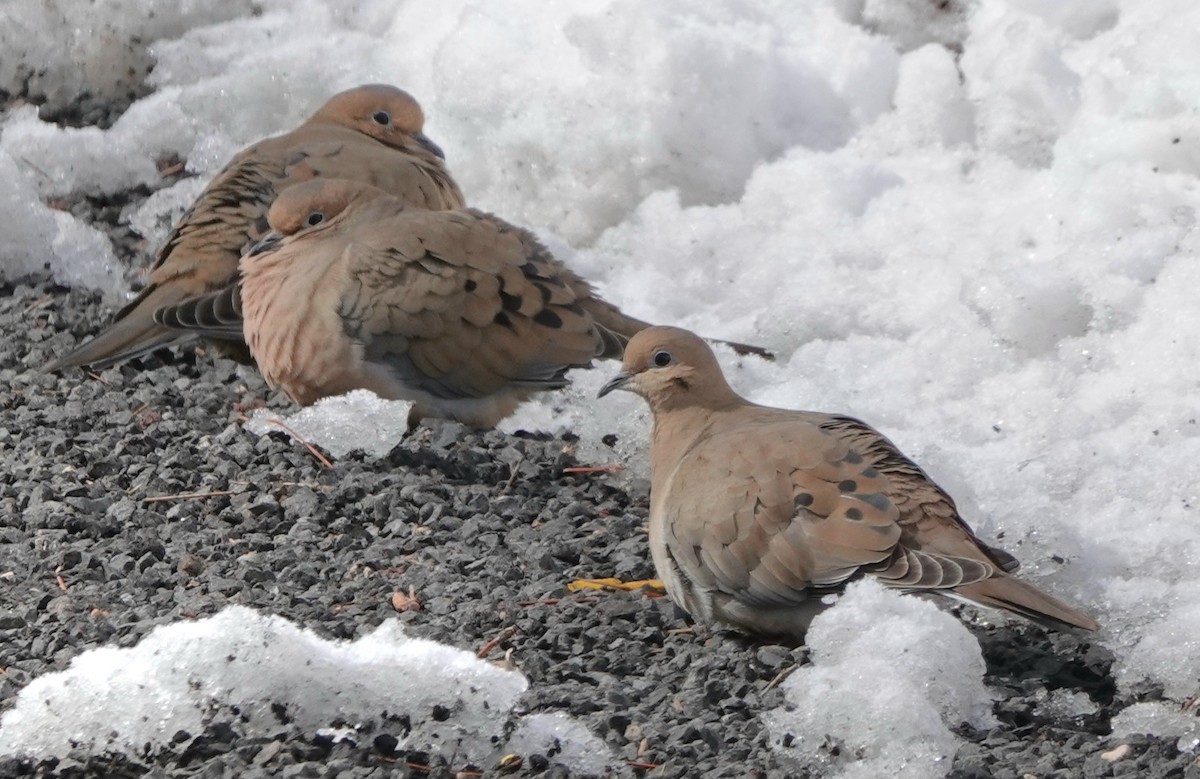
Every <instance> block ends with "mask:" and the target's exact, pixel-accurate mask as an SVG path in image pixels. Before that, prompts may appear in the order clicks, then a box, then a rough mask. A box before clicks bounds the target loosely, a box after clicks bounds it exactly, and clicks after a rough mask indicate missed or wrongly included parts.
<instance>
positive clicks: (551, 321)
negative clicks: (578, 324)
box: [533, 308, 563, 327]
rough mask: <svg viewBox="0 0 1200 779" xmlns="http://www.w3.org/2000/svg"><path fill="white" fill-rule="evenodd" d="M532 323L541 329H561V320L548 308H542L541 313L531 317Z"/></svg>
mask: <svg viewBox="0 0 1200 779" xmlns="http://www.w3.org/2000/svg"><path fill="white" fill-rule="evenodd" d="M533 321H534V322H537V323H538V324H539V325H542V326H543V327H562V323H563V321H562V318H561V317H560V316H559V315H558V314H556V313H554V312H553V311H551V310H550V309H548V308H543V309H542V310H541V311H539V312H537V313H536V314H534V315H533Z"/></svg>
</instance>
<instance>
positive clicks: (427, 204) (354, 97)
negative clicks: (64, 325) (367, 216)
mask: <svg viewBox="0 0 1200 779" xmlns="http://www.w3.org/2000/svg"><path fill="white" fill-rule="evenodd" d="M424 121H425V119H424V114H423V113H422V111H421V106H420V105H419V104H418V103H417V101H416V100H415V99H414V98H413V97H412V96H411V95H409V94H408V93H407V92H404V91H403V90H400V89H397V88H396V87H392V86H387V85H383V84H368V85H365V86H360V87H356V88H354V89H350V90H347V91H345V92H341V93H339V94H337V95H334V96H333V97H332V98H330V99H329V101H328V102H326V103H325V104H324V105H323V106H321V108H320V109H318V110H317V112H316V113H315V114H313V115H312V116H311V117H309V119H308V120H306V121H305V122H304V123H303V124H301V125H300V126H299V127H297V128H296V129H294V130H292V131H291V132H288V133H284V134H283V135H278V136H275V137H273V138H267V139H266V140H263V141H259V142H258V143H256V144H254V145H253V146H251V147H249V148H247V149H245V150H243V151H242V152H241V153H239V154H238V155H237V156H236V157H234V158H233V160H231V161H230V163H229V164H228V165H227V166H226V167H225V168H224V169H223V170H222V171H221V172H220V173H218V174H217V175H216V177H215V178H213V180H212V182H211V183H209V185H208V186H207V187H206V188H205V190H204V191H203V192H202V193H201V194H200V197H199V198H197V199H196V202H195V203H193V204H192V206H191V208H189V209H188V211H187V213H185V214H184V215H183V218H182V219H180V220H179V222H178V223H177V224H176V225H175V228H174V229H173V230H172V231H171V234H170V235H169V236H168V237H167V240H166V242H165V243H163V245H162V247H161V248H160V249H159V250H158V253H157V254H156V255H155V259H154V264H153V266H152V269H151V272H150V274H149V277H148V278H147V281H146V286H145V288H144V289H143V290H142V292H141V294H139V295H138V296H137V297H136V298H135V299H134V300H133V301H132V302H130V303H129V304H128V305H126V306H125V307H124V308H123V309H121V310H120V311H119V312H117V315H116V317H114V319H113V323H112V324H111V325H109V327H108V328H107V329H106V330H105V331H104V332H102V333H101V334H100V335H98V336H96V337H95V338H93V339H92V340H91V341H88V342H87V343H85V344H83V345H82V346H80V347H78V348H76V349H75V350H74V351H71V352H69V353H68V354H66V355H65V356H63V357H60V358H58V359H57V360H55V361H54V362H52V363H51V364H50V365H49V366H47V368H46V370H48V371H53V370H59V369H62V368H68V367H75V366H80V365H91V366H92V367H93V368H104V367H107V366H109V365H113V364H115V363H118V362H121V361H122V360H126V359H129V358H131V357H135V356H137V355H139V354H144V353H146V352H150V351H153V350H154V349H158V348H159V347H162V346H166V345H168V344H170V343H172V342H173V341H176V340H179V339H180V337H181V335H182V334H181V332H180V331H178V330H168V329H166V328H164V327H161V326H160V325H157V324H155V322H154V319H153V315H154V312H155V311H156V310H158V309H159V308H162V307H164V306H169V305H172V304H175V303H178V302H180V301H183V300H186V299H188V298H192V297H196V296H199V295H204V294H207V293H209V292H213V291H215V290H219V289H222V288H224V287H226V286H227V285H229V284H230V283H231V282H232V281H233V279H234V277H235V276H236V274H237V268H238V258H239V256H240V255H241V253H242V251H243V250H244V249H245V248H246V247H248V246H249V245H250V244H252V243H254V241H256V240H258V239H259V238H261V237H262V236H263V234H265V233H266V232H267V227H266V218H265V217H266V214H267V209H268V208H269V207H270V205H271V202H272V201H273V200H274V199H275V197H276V195H277V194H278V193H279V192H282V191H283V190H285V189H287V188H288V187H290V186H293V185H294V184H297V183H299V182H303V181H307V180H309V179H312V178H313V177H326V178H344V179H354V180H358V181H365V182H367V183H370V184H373V185H375V186H377V187H380V188H381V189H383V190H385V191H387V192H390V193H391V194H393V195H395V196H396V197H398V198H400V199H401V200H402V201H403V202H405V203H406V204H408V205H411V206H415V207H419V208H431V209H444V208H462V206H463V197H462V193H461V192H459V189H458V185H457V184H455V183H454V180H453V179H451V178H450V174H449V173H448V172H447V171H446V167H445V165H444V163H443V155H442V151H441V149H439V148H438V147H437V145H436V144H434V143H433V142H432V141H430V140H429V139H428V138H427V137H425V135H424V133H422V131H421V130H422V127H423V125H424ZM218 340H219V342H221V343H222V344H223V345H224V346H226V348H227V349H228V350H230V351H232V352H233V353H234V354H235V355H236V354H237V353H238V352H241V353H242V357H243V359H244V350H245V347H244V345H242V338H241V336H240V335H236V334H230V335H228V336H225V337H223V338H222V339H218ZM239 347H240V349H239Z"/></svg>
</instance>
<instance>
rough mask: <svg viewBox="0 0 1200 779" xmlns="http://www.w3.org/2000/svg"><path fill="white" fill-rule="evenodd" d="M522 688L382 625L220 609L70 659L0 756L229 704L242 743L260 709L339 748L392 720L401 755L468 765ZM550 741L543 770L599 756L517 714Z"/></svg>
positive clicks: (159, 735)
mask: <svg viewBox="0 0 1200 779" xmlns="http://www.w3.org/2000/svg"><path fill="white" fill-rule="evenodd" d="M527 687H528V682H527V680H526V679H525V677H524V676H522V675H521V674H520V673H517V672H515V671H507V670H503V669H501V668H499V667H497V666H495V665H493V664H491V663H488V662H485V661H483V660H479V659H477V658H476V657H475V655H474V654H472V653H470V652H466V651H463V650H461V649H456V648H454V647H451V646H447V645H444V644H439V643H436V642H433V641H427V640H424V639H418V638H410V637H408V636H406V635H405V634H404V631H403V629H402V628H401V626H400V623H399V622H396V621H389V622H384V623H383V624H382V625H380V626H379V627H378V628H376V629H375V630H374V631H373V632H372V633H369V634H367V635H365V636H363V637H362V638H359V639H357V640H356V641H353V642H345V641H327V640H325V639H322V638H320V637H319V636H317V635H316V634H315V633H313V632H311V631H308V630H302V629H300V628H298V627H296V626H295V625H293V624H292V623H290V622H288V621H286V620H284V619H282V618H280V617H275V616H264V615H261V614H258V613H257V612H254V611H251V610H250V609H246V608H243V607H240V606H233V607H230V608H228V609H225V610H224V611H222V612H221V613H219V614H217V615H216V616H214V617H209V618H207V619H202V620H196V621H194V622H180V623H176V624H173V625H167V626H164V627H160V628H157V629H155V630H154V631H152V632H151V633H150V634H149V635H147V636H146V637H145V638H144V639H142V641H141V642H139V643H138V644H137V646H135V647H132V648H129V649H117V648H111V647H105V648H101V649H93V650H91V651H88V652H84V653H83V654H81V655H79V656H78V657H76V658H75V659H74V660H73V661H71V664H70V666H68V668H67V669H66V670H65V671H61V672H58V673H52V674H46V675H45V676H42V677H39V678H38V679H35V680H34V681H32V682H31V683H30V684H29V685H28V686H27V687H26V688H25V689H24V690H22V691H21V693H20V695H18V696H17V699H16V705H15V706H13V708H12V709H11V710H9V711H8V712H6V713H5V714H4V716H3V718H0V744H3V748H2V749H3V752H4V753H6V754H14V755H21V754H24V755H35V756H44V755H63V754H66V753H67V752H68V751H69V750H71V749H72V748H73V747H74V746H76V745H79V746H83V747H85V748H87V749H91V750H96V751H102V750H106V749H115V750H121V751H135V750H136V751H141V750H142V749H143V748H144V747H145V746H146V745H149V746H150V749H151V750H155V749H158V748H163V747H166V746H167V745H168V744H169V741H170V739H171V737H172V736H173V735H174V734H176V733H178V732H179V731H181V730H183V731H187V732H189V733H193V734H196V733H199V732H200V731H202V730H203V728H204V726H205V724H206V723H207V722H208V721H209V720H210V719H211V718H212V717H213V716H214V714H213V712H216V711H220V710H221V709H223V708H225V707H230V706H236V707H237V709H238V711H239V713H240V719H239V721H240V722H241V723H242V724H241V725H240V727H242V728H244V729H245V731H246V732H247V734H260V735H269V733H270V731H272V730H274V729H277V728H278V719H277V718H276V716H275V714H274V713H273V711H272V709H273V707H274V708H278V707H280V706H282V707H284V708H285V709H286V711H287V714H288V716H289V717H290V718H291V719H292V720H293V721H294V722H295V724H296V725H297V726H298V727H300V728H302V729H305V730H308V731H310V732H312V733H314V734H316V733H318V732H325V733H326V734H328V733H332V732H335V731H334V730H330V728H340V729H339V730H336V732H337V733H339V734H341V736H343V737H346V738H349V739H350V740H353V734H352V733H351V732H350V731H346V730H345V723H350V724H351V725H353V724H354V723H358V722H364V721H368V720H371V721H377V722H382V723H383V727H384V728H386V727H387V723H388V722H396V721H397V720H398V719H399V718H402V717H403V718H405V719H406V720H407V721H408V723H409V724H410V725H411V732H408V733H407V735H403V734H404V732H405V731H406V730H407V728H401V727H400V726H399V724H397V732H395V733H393V735H395V736H397V737H398V738H400V746H401V747H402V748H409V749H422V750H430V751H441V752H443V753H445V754H447V755H449V754H451V753H457V754H458V755H460V756H464V757H467V758H471V759H479V758H482V757H486V756H488V755H490V754H491V753H493V752H494V751H495V750H496V748H497V744H500V743H503V736H504V734H505V731H506V730H507V729H508V728H509V726H510V722H511V714H510V711H511V709H512V707H513V704H514V703H515V702H516V700H517V697H518V696H519V695H520V694H521V693H522V692H524V690H525V689H526V688H527ZM81 701H86V702H87V705H86V706H81V705H80V702H81ZM435 711H436V712H438V713H437V714H435V713H434V712H435ZM435 717H436V718H437V721H435ZM555 740H557V744H558V745H559V748H560V751H561V753H562V756H561V758H560V760H558V761H556V762H564V763H567V764H568V765H573V761H575V760H578V761H580V762H579V770H581V771H585V772H588V771H591V770H592V767H593V766H597V765H601V763H603V764H605V765H607V764H608V762H610V761H611V757H612V756H611V754H609V752H608V750H607V748H606V747H604V746H603V744H602V743H601V742H599V741H598V740H597V739H596V738H595V737H594V736H592V735H591V734H590V733H588V732H587V731H586V729H584V728H583V727H582V726H581V725H579V724H578V723H574V722H572V721H571V720H570V719H568V718H566V717H565V716H545V717H542V716H536V715H535V716H533V717H528V718H526V720H525V721H524V722H523V723H522V724H521V725H520V726H518V728H517V741H515V742H514V744H515V745H516V746H520V747H528V748H535V749H539V750H545V749H548V748H549V747H550V746H552V742H554V741H555ZM598 761H599V762H598ZM573 767H574V766H573Z"/></svg>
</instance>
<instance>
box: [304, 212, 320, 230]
mask: <svg viewBox="0 0 1200 779" xmlns="http://www.w3.org/2000/svg"><path fill="white" fill-rule="evenodd" d="M324 221H325V215H324V214H322V213H321V212H320V211H313V212H312V213H311V214H309V215H308V218H307V219H305V220H304V223H305V224H306V225H308V226H309V227H315V226H317V225H319V224H321V222H324Z"/></svg>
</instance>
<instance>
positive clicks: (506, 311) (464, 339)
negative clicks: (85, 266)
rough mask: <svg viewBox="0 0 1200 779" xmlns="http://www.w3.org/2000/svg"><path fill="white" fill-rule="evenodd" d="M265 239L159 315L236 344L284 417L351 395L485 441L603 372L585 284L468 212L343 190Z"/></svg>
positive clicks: (492, 220)
mask: <svg viewBox="0 0 1200 779" xmlns="http://www.w3.org/2000/svg"><path fill="white" fill-rule="evenodd" d="M268 218H269V221H270V224H271V227H272V228H273V229H274V230H275V231H276V232H274V233H272V234H270V235H268V236H267V237H266V238H265V239H264V240H263V241H260V242H259V243H258V244H257V245H255V246H254V247H253V248H251V250H250V251H249V253H248V254H247V255H246V256H245V257H243V258H242V261H241V280H240V282H239V284H238V285H234V286H231V287H228V288H227V289H225V290H223V291H222V292H220V293H214V294H212V295H209V296H206V297H203V298H198V299H193V300H191V301H187V302H185V303H183V304H180V305H177V306H173V307H168V308H164V309H160V310H159V311H158V312H157V314H156V319H157V320H158V321H159V322H160V323H162V324H164V325H166V326H169V327H173V328H183V329H186V330H191V331H193V332H195V333H198V334H201V335H206V336H212V335H216V336H222V337H229V336H232V335H233V334H235V333H238V332H244V333H245V337H246V342H247V343H248V344H249V346H250V352H251V354H252V355H253V356H254V358H255V360H256V361H257V363H258V366H259V370H261V371H262V374H263V377H264V378H265V379H266V380H267V382H268V383H270V384H271V385H272V386H276V387H279V388H281V389H282V390H283V391H284V392H285V393H287V395H288V396H289V397H290V398H291V399H292V400H293V401H295V402H296V403H299V404H300V405H309V404H311V403H314V402H316V401H317V400H319V399H320V398H323V397H326V396H328V395H337V394H340V393H343V392H348V391H349V390H352V389H359V388H365V389H369V390H372V391H373V392H375V394H377V395H379V396H380V397H382V398H386V399H392V400H395V399H407V400H412V401H414V402H415V405H414V407H413V410H412V413H411V414H410V417H409V421H410V424H415V423H416V422H417V421H419V420H420V419H422V418H424V417H427V416H437V417H446V418H451V419H457V420H459V421H461V422H464V423H466V424H469V425H474V426H477V427H491V426H493V425H495V423H496V422H497V421H499V420H500V419H502V418H503V417H505V416H507V415H508V414H510V413H512V411H513V410H514V409H515V408H516V406H517V405H518V404H519V403H520V402H521V401H522V400H524V399H525V398H527V397H529V396H530V395H531V394H533V393H535V392H537V391H541V390H548V389H555V388H559V387H563V386H566V384H567V381H566V378H565V373H566V371H567V370H568V369H569V368H573V367H578V366H586V365H588V364H589V363H590V361H591V360H592V358H594V357H608V358H610V359H618V358H619V357H620V355H621V352H622V349H623V347H624V343H625V339H623V338H620V337H619V336H617V335H616V334H615V333H613V332H611V331H610V330H608V329H607V328H605V327H604V326H602V325H599V324H597V322H596V320H595V318H593V316H592V314H591V313H589V309H588V305H587V304H592V303H600V304H603V301H596V300H595V299H594V298H592V297H591V291H590V289H589V288H588V286H587V284H586V283H585V282H584V281H583V280H581V279H579V278H578V277H577V276H575V275H574V274H572V273H571V272H570V271H569V270H567V269H566V268H564V267H563V265H562V263H560V262H559V261H558V260H556V259H555V258H554V257H553V256H552V255H551V254H550V253H549V252H548V251H547V250H546V249H545V248H544V247H543V246H542V245H541V244H539V243H538V242H537V240H536V239H535V238H534V237H533V235H531V234H530V233H529V232H527V231H525V230H522V229H520V228H517V227H514V226H512V225H510V224H508V223H506V222H504V221H502V220H500V219H498V218H496V217H494V216H491V215H489V214H485V213H483V212H481V211H476V210H473V209H468V210H457V211H425V210H418V209H409V208H406V206H405V203H404V201H403V200H400V199H399V198H395V197H392V196H390V195H388V194H386V193H384V192H382V191H380V190H378V189H375V188H373V187H370V186H368V185H365V184H361V183H358V182H352V181H339V180H333V179H330V180H321V181H313V182H309V183H306V184H301V185H298V186H296V187H292V188H291V189H289V190H287V191H286V192H284V193H282V194H281V195H280V196H279V198H278V199H277V200H276V201H275V203H274V205H272V206H271V210H270V214H269V216H268Z"/></svg>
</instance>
